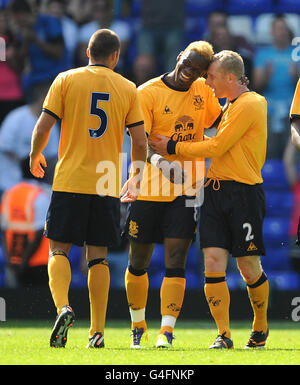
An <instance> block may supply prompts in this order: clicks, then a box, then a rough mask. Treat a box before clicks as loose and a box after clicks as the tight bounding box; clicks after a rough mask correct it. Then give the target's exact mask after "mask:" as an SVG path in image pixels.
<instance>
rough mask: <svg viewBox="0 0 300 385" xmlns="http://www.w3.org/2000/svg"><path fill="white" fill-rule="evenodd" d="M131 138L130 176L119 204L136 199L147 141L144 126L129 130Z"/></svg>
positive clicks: (145, 155)
mask: <svg viewBox="0 0 300 385" xmlns="http://www.w3.org/2000/svg"><path fill="white" fill-rule="evenodd" d="M128 130H129V133H130V137H131V160H132V176H131V177H130V178H129V179H128V180H127V181H126V182H125V184H124V186H123V188H122V190H121V197H122V198H121V202H122V203H128V202H133V201H135V200H136V199H137V197H138V194H139V189H140V183H141V180H142V177H143V171H144V166H145V162H146V158H147V139H146V134H145V130H144V124H140V125H138V126H135V127H132V128H129V129H128Z"/></svg>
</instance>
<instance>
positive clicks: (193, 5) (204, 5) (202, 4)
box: [185, 0, 224, 16]
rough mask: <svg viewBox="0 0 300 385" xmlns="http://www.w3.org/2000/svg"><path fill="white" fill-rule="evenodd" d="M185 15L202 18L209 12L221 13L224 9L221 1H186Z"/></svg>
mask: <svg viewBox="0 0 300 385" xmlns="http://www.w3.org/2000/svg"><path fill="white" fill-rule="evenodd" d="M185 7H186V14H187V15H190V16H191V15H193V16H204V15H205V14H208V13H210V12H214V11H222V10H223V9H224V1H223V0H218V1H215V0H186V2H185Z"/></svg>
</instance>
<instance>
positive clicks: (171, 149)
mask: <svg viewBox="0 0 300 385" xmlns="http://www.w3.org/2000/svg"><path fill="white" fill-rule="evenodd" d="M176 144H177V142H176V141H175V140H173V139H170V140H169V141H168V143H167V152H168V154H169V155H174V154H176Z"/></svg>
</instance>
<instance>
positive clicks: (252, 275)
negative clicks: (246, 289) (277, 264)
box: [237, 256, 263, 282]
mask: <svg viewBox="0 0 300 385" xmlns="http://www.w3.org/2000/svg"><path fill="white" fill-rule="evenodd" d="M237 265H238V268H239V271H240V273H241V275H242V277H243V279H244V280H245V281H246V282H253V281H254V280H255V279H256V278H257V277H258V276H260V275H261V273H262V271H263V269H262V266H261V262H260V257H258V256H253V257H240V258H238V260H237Z"/></svg>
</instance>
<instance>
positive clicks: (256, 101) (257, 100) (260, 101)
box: [242, 91, 267, 106]
mask: <svg viewBox="0 0 300 385" xmlns="http://www.w3.org/2000/svg"><path fill="white" fill-rule="evenodd" d="M243 96H244V98H243V99H242V102H243V103H245V104H249V103H251V105H253V106H258V105H264V104H266V103H267V100H266V98H265V97H264V96H263V95H260V94H259V93H257V92H255V91H249V92H245V93H244V95H243Z"/></svg>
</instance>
